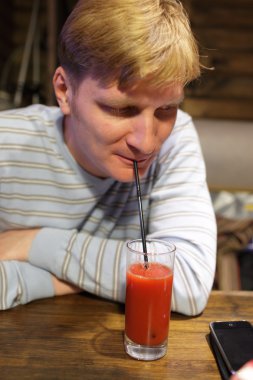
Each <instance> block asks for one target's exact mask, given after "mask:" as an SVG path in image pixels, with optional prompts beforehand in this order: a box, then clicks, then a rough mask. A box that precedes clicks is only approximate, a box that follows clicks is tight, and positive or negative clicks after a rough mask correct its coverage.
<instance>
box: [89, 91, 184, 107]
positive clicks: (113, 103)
mask: <svg viewBox="0 0 253 380" xmlns="http://www.w3.org/2000/svg"><path fill="white" fill-rule="evenodd" d="M184 98H185V97H184V93H183V94H182V96H180V97H179V98H176V99H172V100H170V101H168V102H167V103H164V104H163V105H161V106H160V107H166V106H171V105H175V106H179V105H180V104H182V102H183V101H184ZM96 103H97V104H98V105H104V104H105V105H107V104H108V105H110V107H115V108H127V107H138V104H136V103H134V102H133V101H132V100H131V99H129V98H125V99H115V98H110V97H108V98H104V97H99V98H98V99H96ZM160 107H159V108H160Z"/></svg>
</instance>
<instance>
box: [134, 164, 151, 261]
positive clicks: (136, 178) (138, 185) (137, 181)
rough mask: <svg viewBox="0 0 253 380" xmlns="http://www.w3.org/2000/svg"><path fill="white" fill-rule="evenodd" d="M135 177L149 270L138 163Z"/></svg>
mask: <svg viewBox="0 0 253 380" xmlns="http://www.w3.org/2000/svg"><path fill="white" fill-rule="evenodd" d="M134 175H135V184H136V190H137V197H138V209H139V217H140V226H141V239H142V247H143V252H144V261H145V267H146V268H147V266H148V265H147V263H148V255H147V246H146V236H145V228H144V221H143V210H142V196H141V187H140V180H139V173H138V165H137V162H136V161H134Z"/></svg>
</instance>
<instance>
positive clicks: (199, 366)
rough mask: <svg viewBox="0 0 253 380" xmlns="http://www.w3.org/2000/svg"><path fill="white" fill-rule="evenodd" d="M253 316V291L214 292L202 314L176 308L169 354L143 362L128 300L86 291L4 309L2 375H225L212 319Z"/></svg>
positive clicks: (204, 378) (47, 378) (205, 378)
mask: <svg viewBox="0 0 253 380" xmlns="http://www.w3.org/2000/svg"><path fill="white" fill-rule="evenodd" d="M227 319H229V320H230V319H234V320H235V319H247V320H249V321H250V322H251V323H252V322H253V292H234V293H223V292H213V293H212V295H211V297H210V299H209V302H208V305H207V308H206V309H205V311H204V312H203V314H202V315H200V316H198V317H195V318H189V317H185V316H182V315H179V314H175V313H173V314H172V320H171V326H170V336H169V347H168V353H167V355H166V356H165V357H164V358H162V359H160V360H157V361H153V362H141V361H137V360H134V359H131V358H130V357H129V356H128V355H126V353H125V351H124V347H123V329H124V307H123V306H122V305H119V304H116V303H113V302H108V301H106V300H102V299H98V298H96V297H93V296H90V295H87V294H79V295H74V296H65V297H56V298H52V299H46V300H41V301H36V302H33V303H31V304H29V305H26V306H20V307H17V308H16V309H12V310H7V311H1V312H0V378H1V379H3V380H10V379H15V380H16V379H18V380H23V379H29V380H33V379H41V380H51V379H61V380H64V379H68V380H69V379H71V380H72V379H98V380H100V379H101V380H103V379H106V380H107V379H110V380H111V379H119V380H124V379H137V380H138V379H143V380H148V379H150V380H151V379H152V380H153V379H162V380H166V379H169V380H177V379H180V380H187V379H189V380H198V379H201V380H216V379H217V380H218V379H220V375H219V371H218V368H217V365H216V362H215V359H214V357H213V355H212V352H211V350H210V348H209V345H208V343H207V340H206V336H207V334H208V333H209V326H208V325H209V322H210V321H213V320H227Z"/></svg>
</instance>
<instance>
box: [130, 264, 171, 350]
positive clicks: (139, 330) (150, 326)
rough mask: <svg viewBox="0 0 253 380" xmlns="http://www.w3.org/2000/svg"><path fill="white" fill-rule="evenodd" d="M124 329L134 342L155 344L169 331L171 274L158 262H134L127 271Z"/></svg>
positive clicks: (160, 341)
mask: <svg viewBox="0 0 253 380" xmlns="http://www.w3.org/2000/svg"><path fill="white" fill-rule="evenodd" d="M126 281H127V283H126V312H125V314H126V315H125V324H126V325H125V332H126V335H127V337H128V338H129V339H131V340H132V341H133V342H134V343H137V344H141V345H147V346H156V345H159V344H161V343H163V342H164V341H165V340H166V338H167V336H168V330H169V319H170V304H171V293H172V282H173V273H172V271H171V269H170V268H169V267H167V266H165V265H162V264H159V263H149V264H148V268H145V264H143V263H136V264H132V265H130V267H129V268H128V271H127V280H126Z"/></svg>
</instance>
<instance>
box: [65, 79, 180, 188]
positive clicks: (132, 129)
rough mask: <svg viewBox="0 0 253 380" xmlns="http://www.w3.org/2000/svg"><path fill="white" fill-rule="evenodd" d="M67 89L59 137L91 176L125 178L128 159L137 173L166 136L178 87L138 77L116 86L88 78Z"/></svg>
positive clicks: (128, 177) (130, 175) (130, 176)
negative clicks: (123, 86)
mask: <svg viewBox="0 0 253 380" xmlns="http://www.w3.org/2000/svg"><path fill="white" fill-rule="evenodd" d="M69 94H70V96H69V107H70V111H69V114H67V115H66V117H65V123H64V136H65V141H66V144H67V146H68V147H69V149H70V151H71V153H72V155H73V156H74V158H75V159H76V161H77V162H78V163H79V165H80V166H81V167H82V168H84V169H85V170H86V171H87V172H89V173H90V174H92V175H94V176H97V177H100V178H108V177H112V178H114V179H116V180H118V181H121V182H129V181H132V180H133V179H134V172H133V160H136V161H137V162H138V168H139V174H140V176H143V174H144V173H145V172H146V171H147V169H148V168H149V167H150V165H151V163H152V161H153V160H154V158H155V156H156V155H157V153H158V152H159V150H160V148H161V145H162V144H163V142H164V141H165V140H166V139H167V137H168V136H169V135H170V133H171V131H172V129H173V126H174V123H175V119H176V115H177V109H178V106H179V104H180V103H181V101H182V99H183V86H181V85H179V84H177V85H172V86H170V87H166V88H163V89H159V90H157V89H156V90H154V89H152V88H150V87H149V85H148V83H147V82H140V83H138V85H136V86H135V87H134V88H132V89H131V90H126V91H120V90H119V89H118V87H117V85H116V84H115V85H112V86H111V87H109V88H108V87H107V88H104V87H102V86H101V85H100V84H99V82H98V81H96V80H94V79H91V78H89V77H88V78H86V79H84V80H83V81H82V82H81V83H80V85H79V87H78V90H77V91H75V92H72V91H70V92H69Z"/></svg>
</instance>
